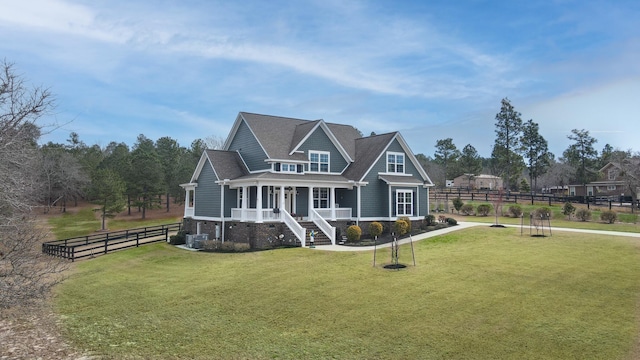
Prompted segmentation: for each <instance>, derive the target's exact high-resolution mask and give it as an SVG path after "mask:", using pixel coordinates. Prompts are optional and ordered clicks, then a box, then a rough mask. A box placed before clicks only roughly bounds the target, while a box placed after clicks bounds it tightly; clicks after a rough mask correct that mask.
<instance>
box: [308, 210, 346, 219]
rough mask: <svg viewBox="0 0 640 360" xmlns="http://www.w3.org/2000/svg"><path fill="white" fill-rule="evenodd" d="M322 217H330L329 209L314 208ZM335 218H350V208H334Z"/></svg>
mask: <svg viewBox="0 0 640 360" xmlns="http://www.w3.org/2000/svg"><path fill="white" fill-rule="evenodd" d="M314 210H315V211H316V212H317V213H318V214H319V215H320V216H321V217H322V218H324V219H331V218H332V216H331V209H327V208H322V209H314ZM335 210H336V219H351V208H336V209H335Z"/></svg>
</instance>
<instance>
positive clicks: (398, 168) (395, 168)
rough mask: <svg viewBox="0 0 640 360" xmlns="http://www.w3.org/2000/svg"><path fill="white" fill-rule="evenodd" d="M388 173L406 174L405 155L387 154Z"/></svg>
mask: <svg viewBox="0 0 640 360" xmlns="http://www.w3.org/2000/svg"><path fill="white" fill-rule="evenodd" d="M387 172H388V173H402V174H404V153H397V152H388V153H387Z"/></svg>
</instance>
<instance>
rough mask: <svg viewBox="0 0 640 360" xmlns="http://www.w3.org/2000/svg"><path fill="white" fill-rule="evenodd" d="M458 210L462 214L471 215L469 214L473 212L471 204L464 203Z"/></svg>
mask: <svg viewBox="0 0 640 360" xmlns="http://www.w3.org/2000/svg"><path fill="white" fill-rule="evenodd" d="M460 211H461V212H462V215H471V214H473V205H471V204H464V205H462V207H461V208H460Z"/></svg>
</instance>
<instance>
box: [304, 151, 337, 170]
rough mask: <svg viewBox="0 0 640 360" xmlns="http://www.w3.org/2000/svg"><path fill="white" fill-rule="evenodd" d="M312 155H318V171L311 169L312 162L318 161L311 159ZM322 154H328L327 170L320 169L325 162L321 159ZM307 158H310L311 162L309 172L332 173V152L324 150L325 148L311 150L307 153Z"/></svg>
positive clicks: (309, 161)
mask: <svg viewBox="0 0 640 360" xmlns="http://www.w3.org/2000/svg"><path fill="white" fill-rule="evenodd" d="M311 155H318V162H317V164H318V170H317V171H313V170H311V164H315V163H316V162H313V161H311ZM322 155H327V171H321V170H320V169H321V168H322V166H321V165H322V164H324V162H322V161H320V159H321V157H322ZM307 158H308V164H309V170H308V173H311V174H330V173H331V153H330V152H329V151H323V150H309V151H308V153H307Z"/></svg>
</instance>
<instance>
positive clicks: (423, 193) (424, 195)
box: [417, 186, 429, 217]
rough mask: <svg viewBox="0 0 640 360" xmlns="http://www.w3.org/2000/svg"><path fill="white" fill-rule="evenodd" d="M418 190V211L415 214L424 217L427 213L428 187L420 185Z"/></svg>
mask: <svg viewBox="0 0 640 360" xmlns="http://www.w3.org/2000/svg"><path fill="white" fill-rule="evenodd" d="M418 191H419V192H420V213H419V214H417V215H418V216H422V217H424V216H425V215H427V214H429V189H428V188H423V187H422V186H421V187H419V188H418Z"/></svg>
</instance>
